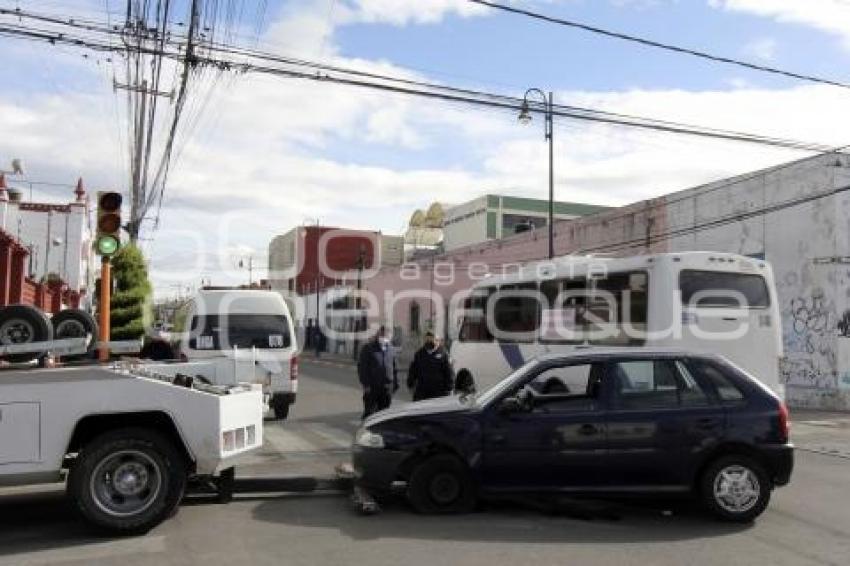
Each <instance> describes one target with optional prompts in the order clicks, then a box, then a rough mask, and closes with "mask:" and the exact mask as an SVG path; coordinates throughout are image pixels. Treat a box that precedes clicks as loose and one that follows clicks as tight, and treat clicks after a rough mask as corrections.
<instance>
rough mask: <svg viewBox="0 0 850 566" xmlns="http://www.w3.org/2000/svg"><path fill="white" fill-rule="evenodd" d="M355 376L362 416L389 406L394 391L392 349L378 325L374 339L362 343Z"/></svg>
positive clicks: (393, 353) (396, 372)
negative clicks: (359, 387) (361, 405)
mask: <svg viewBox="0 0 850 566" xmlns="http://www.w3.org/2000/svg"><path fill="white" fill-rule="evenodd" d="M357 376H358V377H359V378H360V385H362V386H363V418H364V419H365V418H366V417H368V416H369V415H371V414H372V413H376V412H378V411H383V410H384V409H386V408H387V407H389V406H390V403H391V402H392V395H393V393H395V392H396V391H398V368H397V367H396V356H395V351H394V349H393V347H392V344H390V341H389V338H388V337H387V332H386V329H385V328H384V327H383V326H382V327H381V328H379V329H378V333H377V334H375V338H374V340H372V341H370V342H368V343H367V344H364V345H363V348H362V349H361V350H360V358H359V360H358V362H357Z"/></svg>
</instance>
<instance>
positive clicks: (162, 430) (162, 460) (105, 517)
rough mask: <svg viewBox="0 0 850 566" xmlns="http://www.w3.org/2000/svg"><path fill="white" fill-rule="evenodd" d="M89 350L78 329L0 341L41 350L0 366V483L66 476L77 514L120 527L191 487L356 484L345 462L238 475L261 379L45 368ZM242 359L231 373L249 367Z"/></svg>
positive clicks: (252, 435)
mask: <svg viewBox="0 0 850 566" xmlns="http://www.w3.org/2000/svg"><path fill="white" fill-rule="evenodd" d="M107 346H108V347H109V348H110V349H111V350H112V352H113V353H116V352H121V351H125V352H132V351H134V350H136V351H137V350H138V343H136V344H135V347H134V345H133V344H132V343H131V344H129V345H128V344H127V343H116V342H113V343H109V344H108V345H107ZM87 348H89V345H87V340H86V339H85V338H70V339H61V340H51V341H50V342H30V343H26V344H16V345H6V346H0V359H2V358H3V357H6V358H7V359H8V358H15V357H16V356H19V355H22V354H27V353H29V352H40V353H41V357H40V358H39V363H38V365H33V364H32V363H27V364H8V363H7V364H5V365H3V366H2V367H0V487H12V486H24V485H38V484H47V483H55V482H61V481H65V482H66V492H67V495H68V497H69V498H70V500H71V501H72V502H73V504H74V506H75V508H76V509H77V510H78V511H79V513H80V514H81V515H82V517H83V518H84V519H85V520H87V521H88V522H89V523H91V524H92V525H94V526H95V527H98V528H99V529H100V530H103V531H106V532H109V533H112V534H119V535H130V534H140V533H145V532H147V531H149V530H150V529H152V528H153V527H155V526H156V525H158V524H159V523H161V522H162V521H163V520H165V519H167V518H168V517H170V516H171V515H173V514H174V513H175V512H176V511H177V508H178V505H179V504H180V502H181V500H182V499H183V497H184V495H185V494H186V493H187V492H188V491H190V490H191V491H193V492H194V493H196V494H201V495H209V494H213V495H215V497H216V498H217V500H218V501H220V502H227V501H229V500H230V499H231V498H232V497H233V496H234V494H238V493H277V492H301V493H303V492H317V491H333V492H338V493H345V492H351V491H352V488H353V485H352V484H353V482H352V471H351V470H350V467H346V466H343V467H338V468H337V469H336V470H335V473H334V475H332V476H329V477H327V478H316V477H291V476H282V477H240V478H239V479H237V478H236V476H235V466H236V465H237V464H238V463H239V462H240V461H242V460H243V459H244V458H245V457H246V456H248V455H250V454H251V453H252V452H254V451H256V450H258V449H259V448H260V447H261V446H262V444H263V420H264V402H263V391H262V386H261V385H258V384H249V383H245V384H235V385H211V383H212V382H214V381H215V372H216V371H221V367H220V366H221V364H220V363H217V362H215V361H198V362H145V361H140V360H138V359H134V358H130V359H125V360H122V361H113V362H108V363H105V364H92V363H89V362H86V363H82V364H79V365H71V364H68V365H60V366H59V367H45V366H46V365H48V363H46V360H50V359H60V358H61V356H69V357H74V356H75V355H79V354H80V353H81V352H84V351H85V350H86V349H87ZM24 357H26V356H24ZM240 363H244V362H243V361H240V360H234V367H233V368H231V369H230V370H229V371H232V372H234V373H235V374H237V375H241V374H243V373H246V372H247V371H248V369H246V368H240V366H239V364H240ZM352 501H353V502H354V504H355V505H356V506H357V507H358V509H359V510H360V511H361V512H362V513H364V514H372V513H375V512H377V511H378V506H377V504H376V503H375V501H374V500H373V499H372V498H371V497H370V496H369V495H368V494H366V493H364V492H362V491H361V490H359V489H356V488H354V489H353V495H352Z"/></svg>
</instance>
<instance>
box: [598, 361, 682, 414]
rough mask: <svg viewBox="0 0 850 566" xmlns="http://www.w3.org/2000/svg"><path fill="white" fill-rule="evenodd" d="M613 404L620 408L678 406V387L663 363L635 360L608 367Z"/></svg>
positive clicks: (672, 375) (668, 364)
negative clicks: (613, 392)
mask: <svg viewBox="0 0 850 566" xmlns="http://www.w3.org/2000/svg"><path fill="white" fill-rule="evenodd" d="M610 375H611V379H612V381H613V384H614V391H615V395H614V398H615V402H616V405H617V407H619V408H622V409H659V408H675V407H678V406H679V391H678V389H679V385H678V382H677V380H676V374H675V370H674V368H673V366H672V365H671V363H670V362H669V361H667V360H635V361H623V362H614V363H612V364H611V365H610Z"/></svg>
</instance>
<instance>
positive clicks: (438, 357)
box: [407, 332, 454, 401]
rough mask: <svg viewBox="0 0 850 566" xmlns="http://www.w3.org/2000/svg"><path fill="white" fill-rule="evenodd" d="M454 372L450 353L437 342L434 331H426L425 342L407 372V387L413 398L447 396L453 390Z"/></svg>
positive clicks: (418, 399)
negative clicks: (450, 361)
mask: <svg viewBox="0 0 850 566" xmlns="http://www.w3.org/2000/svg"><path fill="white" fill-rule="evenodd" d="M453 381H454V372H453V371H452V365H451V363H449V355H448V354H447V353H446V351H445V350H444V349H443V348H442V347H441V346H440V345H439V344H437V340H436V338H435V337H434V334H433V333H432V332H426V333H425V344H424V345H423V346H422V347H421V348H419V350H418V351H417V352H416V354H414V356H413V363H411V364H410V369H409V370H408V372H407V388H408V389H412V390H413V400H414V401H421V400H423V399H433V398H434V397H445V396H446V395H448V394H450V393H451V392H452V387H453Z"/></svg>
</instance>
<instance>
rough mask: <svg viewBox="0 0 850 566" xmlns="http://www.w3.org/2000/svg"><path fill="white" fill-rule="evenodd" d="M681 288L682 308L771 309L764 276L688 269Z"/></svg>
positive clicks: (682, 279)
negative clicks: (683, 306)
mask: <svg viewBox="0 0 850 566" xmlns="http://www.w3.org/2000/svg"><path fill="white" fill-rule="evenodd" d="M679 288H680V289H681V291H682V304H683V305H686V306H695V307H697V308H712V307H726V308H730V307H731V308H751V309H763V308H767V307H769V306H770V294H769V293H768V290H767V283H766V282H765V280H764V277H762V276H761V275H753V274H749V273H726V272H722V271H700V270H696V269H685V270H683V271H682V272H681V273H680V274H679ZM742 301H743V304H741V303H742Z"/></svg>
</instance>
